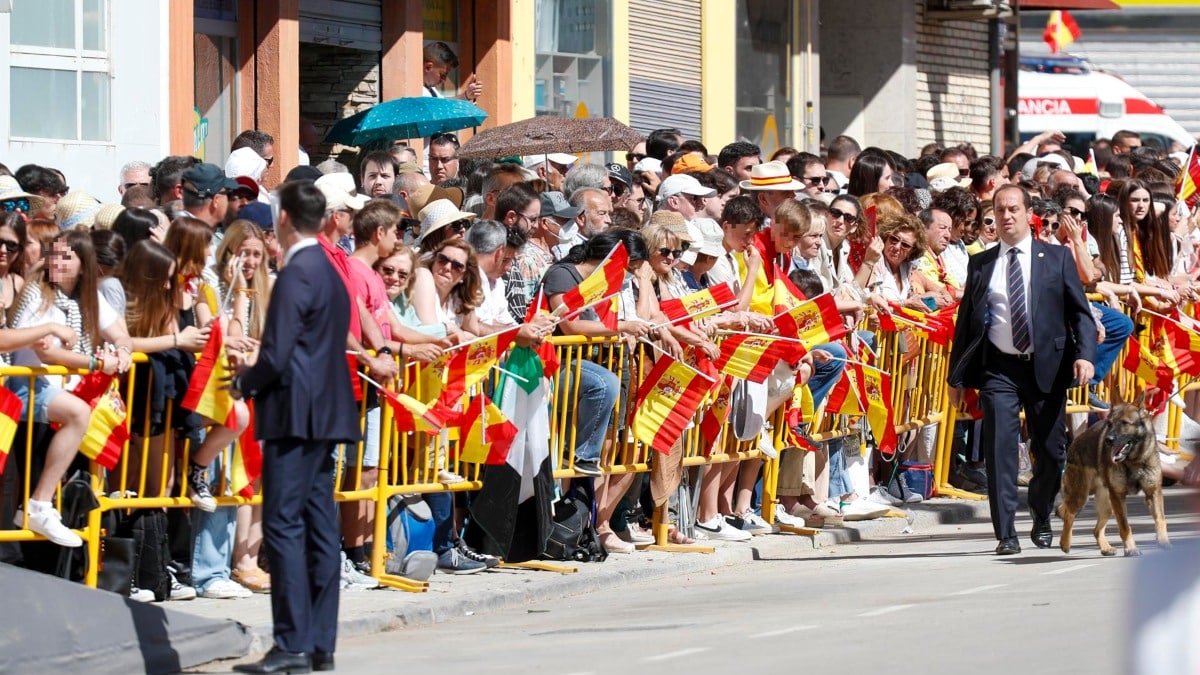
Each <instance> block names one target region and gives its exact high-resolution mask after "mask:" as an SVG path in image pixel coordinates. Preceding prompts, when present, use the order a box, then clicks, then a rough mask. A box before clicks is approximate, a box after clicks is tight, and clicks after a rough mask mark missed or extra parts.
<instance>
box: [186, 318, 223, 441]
mask: <svg viewBox="0 0 1200 675" xmlns="http://www.w3.org/2000/svg"><path fill="white" fill-rule="evenodd" d="M232 376H233V372H232V371H231V370H230V369H229V357H228V356H227V355H226V354H225V335H224V330H223V329H222V327H221V320H220V319H219V318H218V319H216V320H214V321H213V322H212V332H211V333H209V335H208V343H207V344H205V345H204V351H203V352H201V353H200V360H199V361H197V362H196V369H195V370H193V371H192V381H191V382H190V383H189V384H188V390H187V394H186V395H185V396H184V397H183V403H182V404H181V405H182V406H183V407H184V408H185V409H187V410H191V411H193V412H195V413H196V414H198V415H203V416H205V417H207V418H208V419H210V420H213V421H214V422H216V423H218V424H222V425H224V426H226V427H228V428H230V429H236V428H237V418H236V416H235V415H234V412H233V405H234V400H233V397H232V396H230V395H229V390H227V389H226V388H225V384H226V383H227V382H228V381H229V378H231V377H232Z"/></svg>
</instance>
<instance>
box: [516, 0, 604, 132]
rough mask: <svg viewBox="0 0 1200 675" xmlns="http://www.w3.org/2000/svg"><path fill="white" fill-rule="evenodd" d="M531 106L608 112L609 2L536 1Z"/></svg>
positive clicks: (540, 110) (566, 112)
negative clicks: (533, 77)
mask: <svg viewBox="0 0 1200 675" xmlns="http://www.w3.org/2000/svg"><path fill="white" fill-rule="evenodd" d="M536 8H537V9H536V19H535V24H534V31H535V36H536V44H535V47H534V49H535V51H536V55H535V56H536V75H535V78H536V79H535V80H534V107H535V109H536V110H537V114H539V115H560V116H563V117H605V116H608V115H611V114H612V110H611V108H612V97H611V95H610V92H611V90H612V81H611V80H612V7H611V5H610V3H609V2H608V0H538V2H537V5H536Z"/></svg>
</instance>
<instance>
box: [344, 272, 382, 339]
mask: <svg viewBox="0 0 1200 675" xmlns="http://www.w3.org/2000/svg"><path fill="white" fill-rule="evenodd" d="M348 263H349V264H348V265H347V270H346V271H347V272H348V273H349V277H350V290H351V291H353V293H354V295H355V296H356V297H359V298H362V301H363V304H364V305H366V306H367V311H369V312H370V313H371V318H372V319H375V323H377V324H379V330H380V331H382V332H383V339H384V340H391V339H392V325H391V323H389V322H388V312H389V311H390V310H391V307H392V303H391V301H390V300H388V295H387V287H386V286H384V285H383V279H382V278H380V276H379V275H378V274H376V273H375V270H373V269H371V268H370V267H369V266H368V265H367V263H365V262H363V261H362V260H359V259H358V258H355V257H354V256H349V260H348Z"/></svg>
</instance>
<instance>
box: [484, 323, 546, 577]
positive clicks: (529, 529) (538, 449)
mask: <svg viewBox="0 0 1200 675" xmlns="http://www.w3.org/2000/svg"><path fill="white" fill-rule="evenodd" d="M504 369H505V370H507V371H508V372H509V373H512V375H514V376H515V377H510V376H509V375H508V373H505V374H503V375H501V378H500V383H499V386H498V387H497V390H498V391H499V392H500V410H501V411H502V412H503V413H504V415H505V416H506V417H508V419H509V421H511V422H512V424H513V425H514V426H515V427H516V429H517V433H516V437H515V438H513V443H512V447H511V448H510V449H509V452H508V459H507V461H506V462H505V463H504V464H498V465H495V466H489V467H487V470H486V471H485V473H484V476H483V487H482V488H481V489H480V490H479V494H478V495H477V496H476V497H475V499H473V500H472V501H471V516H472V518H473V519H474V521H475V523H476V524H477V525H478V526H479V527H480V528H481V529H482V530H483V531H484V532H485V533H487V535H488V537H490V538H491V539H492V542H493V543H494V544H495V546H496V549H497V550H498V551H499V553H500V557H501V558H503V559H504V561H505V562H510V563H516V562H524V561H526V560H536V559H538V558H540V557H541V555H542V553H543V552H544V551H545V550H546V540H547V539H548V538H549V537H550V528H551V526H552V522H551V516H550V503H551V501H552V500H553V498H554V472H553V469H552V468H551V465H550V413H549V398H548V388H547V386H546V379H545V377H544V374H545V365H544V364H543V363H542V360H541V359H540V358H539V357H538V354H537V352H535V351H533V350H532V349H529V348H527V347H514V348H513V349H512V352H511V353H510V354H509V356H508V361H507V362H506V363H505V364H504ZM517 378H520V379H517Z"/></svg>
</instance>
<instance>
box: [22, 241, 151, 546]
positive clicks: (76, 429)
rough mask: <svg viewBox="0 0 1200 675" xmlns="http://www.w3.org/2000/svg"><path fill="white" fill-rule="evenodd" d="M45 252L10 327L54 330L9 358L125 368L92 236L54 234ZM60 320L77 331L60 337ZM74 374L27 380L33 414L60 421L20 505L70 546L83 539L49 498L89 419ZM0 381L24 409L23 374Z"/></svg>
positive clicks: (119, 330)
mask: <svg viewBox="0 0 1200 675" xmlns="http://www.w3.org/2000/svg"><path fill="white" fill-rule="evenodd" d="M48 257H49V260H48V261H47V277H48V279H47V280H45V281H42V282H40V283H30V284H27V285H26V287H25V290H24V292H23V293H22V294H21V299H20V301H19V302H18V304H17V311H16V314H15V315H14V318H13V327H14V328H18V329H20V328H35V327H48V328H47V330H51V331H53V334H54V337H50V338H48V339H45V340H42V341H40V342H37V343H35V344H34V346H33V347H31V348H26V349H21V350H18V351H17V352H16V353H14V354H13V363H14V364H15V365H22V366H32V367H40V366H44V365H55V366H65V367H67V368H72V369H79V370H89V371H97V370H99V371H103V372H105V373H124V372H125V371H127V370H129V364H130V363H131V362H132V352H133V348H132V345H131V342H130V339H129V333H128V332H127V331H126V330H125V322H124V321H123V320H122V319H121V317H120V316H119V315H118V314H117V313H116V312H115V311H114V310H113V308H112V307H110V306H109V304H108V302H106V301H105V300H104V298H103V297H101V295H100V291H99V290H98V289H97V282H98V280H99V277H100V273H99V270H98V269H97V266H96V253H95V250H94V249H93V248H92V239H91V236H90V235H89V234H88V233H87V232H85V231H80V230H71V231H68V232H63V233H62V234H60V235H58V236H57V237H56V238H55V239H54V243H53V244H52V246H51V249H50V253H49V256H48ZM64 324H65V325H66V326H68V327H69V328H70V329H71V331H73V332H74V333H75V334H77V335H78V336H79V340H78V341H77V342H74V343H72V342H71V341H70V340H66V341H64V340H63V339H62V337H63V334H62V331H60V330H58V329H59V328H60V327H61V326H62V325H64ZM64 380H65V382H64ZM78 380H79V377H78V376H70V377H66V378H64V377H46V376H43V377H38V378H36V379H35V380H34V385H33V387H34V403H33V419H34V421H35V422H42V423H47V422H54V423H57V424H59V425H61V426H60V427H59V429H58V431H56V432H55V433H54V438H53V440H51V442H50V448H49V450H48V452H47V455H46V464H45V466H44V467H43V469H42V475H41V478H40V479H39V480H38V484H37V486H36V487H35V488H34V490H33V492H31V493H30V495H29V504H28V507H27V513H28V515H29V524H28V527H29V529H31V530H33V531H34V532H37V533H38V534H41V535H43V536H45V537H46V538H47V539H49V540H50V541H53V542H54V543H56V544H58V545H60V546H71V547H74V546H79V545H81V544H82V543H83V542H82V540H80V538H79V537H78V536H77V535H76V534H75V533H74V532H72V531H71V530H69V529H67V527H66V526H64V525H63V524H62V521H61V516H60V515H59V513H58V511H56V510H55V509H54V506H53V503H52V500H53V499H54V492H55V489H56V488H57V487H58V485H59V483H61V482H62V478H63V475H64V474H65V473H66V471H67V468H68V467H69V466H70V464H71V460H72V459H74V457H75V452H76V451H77V450H78V449H79V445H80V442H81V441H82V440H83V435H84V432H86V431H87V427H88V421H89V420H90V419H91V413H92V410H91V408H90V407H89V406H88V404H87V403H85V402H83V401H81V400H80V399H78V398H77V397H75V396H74V395H72V394H71V393H69V392H68V391H67V388H70V387H73V386H74V385H75V384H76V382H78ZM7 385H8V388H9V389H11V390H12V391H13V393H15V394H17V396H18V397H19V398H20V399H21V402H22V413H21V414H22V416H24V415H25V414H27V413H26V411H27V410H28V406H29V388H30V382H29V379H27V378H17V377H10V378H8V382H7Z"/></svg>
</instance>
